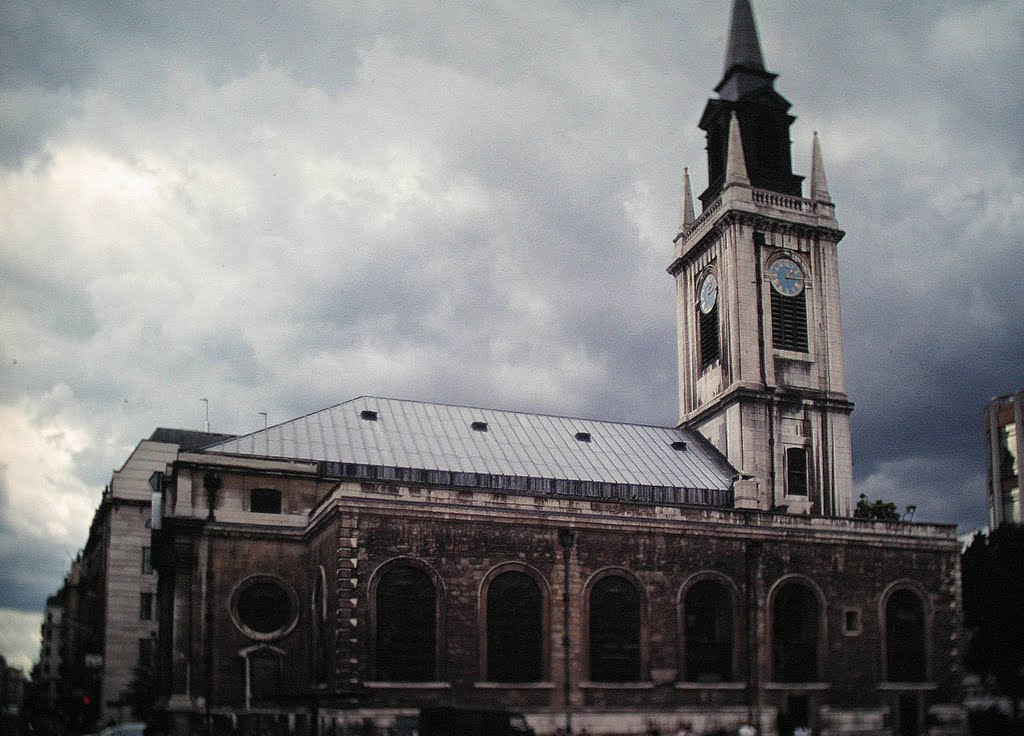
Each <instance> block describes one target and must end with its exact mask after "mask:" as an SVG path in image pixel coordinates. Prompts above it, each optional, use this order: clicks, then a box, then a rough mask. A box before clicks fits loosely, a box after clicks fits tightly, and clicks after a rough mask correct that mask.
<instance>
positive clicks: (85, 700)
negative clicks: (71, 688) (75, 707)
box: [82, 695, 92, 705]
mask: <svg viewBox="0 0 1024 736" xmlns="http://www.w3.org/2000/svg"><path fill="white" fill-rule="evenodd" d="M91 702H92V698H90V697H89V696H88V695H83V696H82V705H89V704H90V703H91Z"/></svg>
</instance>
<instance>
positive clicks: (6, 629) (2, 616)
mask: <svg viewBox="0 0 1024 736" xmlns="http://www.w3.org/2000/svg"><path fill="white" fill-rule="evenodd" d="M42 622H43V614H42V612H41V611H40V612H39V613H31V612H28V611H16V610H14V609H11V608H0V651H2V652H3V653H4V657H6V658H7V664H8V665H10V666H12V667H17V668H19V669H20V670H21V671H22V672H24V673H25V674H26V675H27V674H29V672H31V670H32V663H33V662H34V661H36V660H38V659H39V644H40V642H41V641H42V638H41V636H40V633H39V627H40V626H41V625H42Z"/></svg>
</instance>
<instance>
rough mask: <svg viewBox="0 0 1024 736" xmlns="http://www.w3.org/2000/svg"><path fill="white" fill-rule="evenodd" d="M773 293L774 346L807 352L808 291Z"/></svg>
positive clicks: (777, 348) (780, 348) (774, 291)
mask: <svg viewBox="0 0 1024 736" xmlns="http://www.w3.org/2000/svg"><path fill="white" fill-rule="evenodd" d="M771 293H772V347H774V348H775V349H776V350H793V351H795V352H798V353H806V352H807V347H808V346H807V292H806V291H801V292H800V293H799V294H797V295H796V296H783V295H782V294H780V293H778V292H777V291H776V290H775V289H771Z"/></svg>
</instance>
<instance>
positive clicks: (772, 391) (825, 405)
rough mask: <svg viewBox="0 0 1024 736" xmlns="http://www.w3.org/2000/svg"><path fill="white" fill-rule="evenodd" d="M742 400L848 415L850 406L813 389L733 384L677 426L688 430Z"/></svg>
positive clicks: (836, 396)
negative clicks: (798, 405) (794, 404)
mask: <svg viewBox="0 0 1024 736" xmlns="http://www.w3.org/2000/svg"><path fill="white" fill-rule="evenodd" d="M742 400H747V401H761V402H764V403H769V402H777V403H785V402H792V401H799V402H805V403H808V404H810V405H812V406H814V407H816V408H820V409H829V410H831V411H837V412H842V413H844V414H850V413H852V412H853V402H852V401H850V400H849V399H848V398H846V395H845V394H835V393H825V392H822V391H818V390H816V389H807V388H798V387H794V386H779V387H764V386H761V385H758V384H750V383H734V384H733V385H732V386H730V387H729V388H728V389H726V391H725V392H724V393H722V394H720V395H718V396H716V397H715V398H714V400H713V401H711V402H709V403H708V404H706V405H705V406H703V407H701V408H699V409H697V410H695V411H693V412H690V413H689V414H687V415H686V416H685V417H682V419H681V420H680V422H679V426H681V427H683V428H685V429H692V427H689V425H691V424H693V423H694V422H699V421H703V420H705V419H707V418H709V417H712V416H714V415H716V414H719V413H721V412H722V411H725V410H726V409H727V408H729V407H730V406H732V405H733V404H736V403H738V402H740V401H742Z"/></svg>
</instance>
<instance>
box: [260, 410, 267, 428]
mask: <svg viewBox="0 0 1024 736" xmlns="http://www.w3.org/2000/svg"><path fill="white" fill-rule="evenodd" d="M259 415H260V416H261V417H263V429H266V428H267V413H266V412H265V411H261V412H259Z"/></svg>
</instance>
